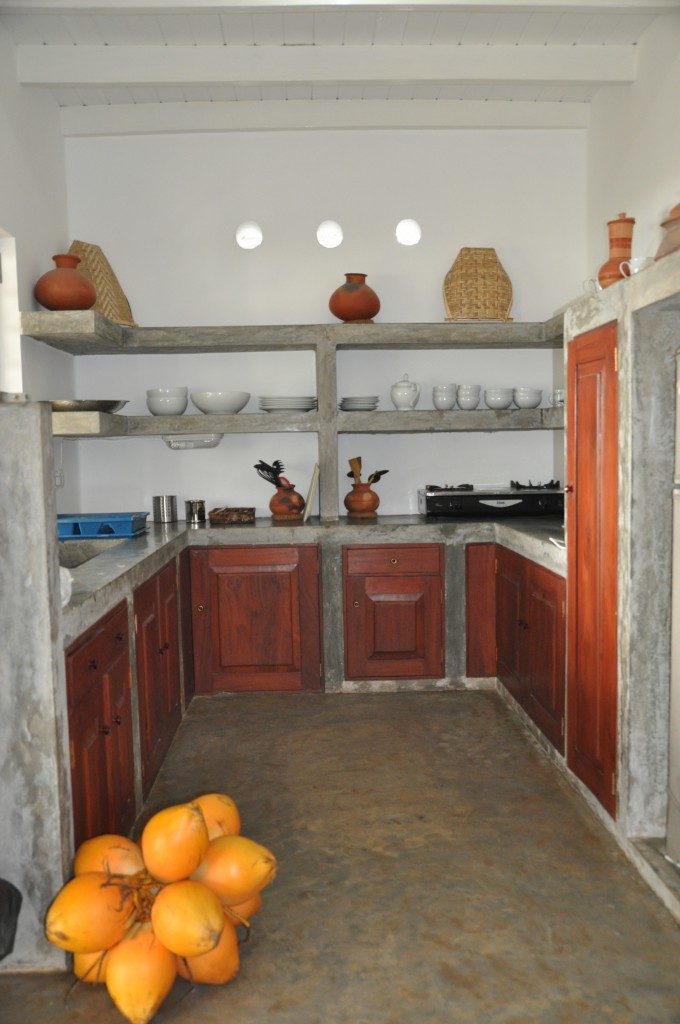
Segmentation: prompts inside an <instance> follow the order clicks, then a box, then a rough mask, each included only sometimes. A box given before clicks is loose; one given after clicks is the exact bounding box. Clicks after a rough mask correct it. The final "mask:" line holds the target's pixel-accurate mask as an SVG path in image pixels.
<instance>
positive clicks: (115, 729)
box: [105, 645, 135, 835]
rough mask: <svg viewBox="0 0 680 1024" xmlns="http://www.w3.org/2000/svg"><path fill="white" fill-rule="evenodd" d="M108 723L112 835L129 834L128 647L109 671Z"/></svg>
mask: <svg viewBox="0 0 680 1024" xmlns="http://www.w3.org/2000/svg"><path fill="white" fill-rule="evenodd" d="M105 683H106V690H107V696H108V700H107V704H108V721H107V722H106V723H105V724H106V726H107V727H108V729H109V730H110V731H109V732H108V733H107V735H106V743H105V747H106V752H107V760H108V776H109V787H110V792H111V800H110V806H109V828H108V830H109V831H110V832H113V833H114V834H115V833H119V834H123V835H127V833H128V832H129V831H130V829H131V828H132V825H133V824H134V820H135V767H134V758H133V752H132V706H131V702H130V661H129V658H128V652H127V645H126V647H125V649H124V650H121V651H120V653H119V655H118V657H116V658H114V659H113V660H112V661H111V663H110V664H109V665H108V666H107V668H106V675H105Z"/></svg>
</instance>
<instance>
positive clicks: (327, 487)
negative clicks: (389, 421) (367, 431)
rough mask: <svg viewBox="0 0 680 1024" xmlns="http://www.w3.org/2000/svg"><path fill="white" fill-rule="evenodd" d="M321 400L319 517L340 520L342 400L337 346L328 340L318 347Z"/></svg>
mask: <svg viewBox="0 0 680 1024" xmlns="http://www.w3.org/2000/svg"><path fill="white" fill-rule="evenodd" d="M315 356H316V393H317V395H318V399H319V515H320V517H321V519H337V518H338V400H337V391H338V388H337V371H336V362H335V361H336V346H335V343H334V342H332V341H331V340H330V339H329V338H328V337H326V338H324V339H323V340H320V341H319V342H318V343H317V344H316V347H315Z"/></svg>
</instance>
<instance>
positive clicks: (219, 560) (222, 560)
mask: <svg viewBox="0 0 680 1024" xmlns="http://www.w3.org/2000/svg"><path fill="white" fill-rule="evenodd" d="M308 546H309V545H302V548H305V547H308ZM299 561H300V548H298V547H287V546H279V545H277V546H276V547H272V546H270V545H267V544H262V545H260V546H258V547H251V548H209V549H208V565H209V566H210V568H211V569H218V570H219V569H222V570H226V571H229V570H230V569H234V570H235V571H236V572H241V571H242V570H243V569H245V568H251V569H252V570H253V571H254V572H257V571H258V569H261V570H262V571H264V572H267V571H269V570H276V568H277V567H280V568H281V569H282V570H284V571H285V570H286V569H288V568H290V567H292V566H295V565H297V564H298V563H299Z"/></svg>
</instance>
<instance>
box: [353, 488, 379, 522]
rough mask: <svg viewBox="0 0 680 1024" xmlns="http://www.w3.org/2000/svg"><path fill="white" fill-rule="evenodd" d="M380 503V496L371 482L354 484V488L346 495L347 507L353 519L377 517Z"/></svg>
mask: <svg viewBox="0 0 680 1024" xmlns="http://www.w3.org/2000/svg"><path fill="white" fill-rule="evenodd" d="M379 504H380V498H379V497H378V495H377V494H376V493H375V491H372V490H371V485H370V484H352V490H351V491H350V492H349V494H346V495H345V508H346V509H347V514H348V515H349V516H351V518H352V519H375V517H376V515H377V513H376V509H377V507H378V505H379Z"/></svg>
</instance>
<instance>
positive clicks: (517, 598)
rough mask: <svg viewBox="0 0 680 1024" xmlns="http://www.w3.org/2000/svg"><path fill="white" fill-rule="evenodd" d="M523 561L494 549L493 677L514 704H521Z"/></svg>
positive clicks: (520, 558)
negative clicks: (508, 693)
mask: <svg viewBox="0 0 680 1024" xmlns="http://www.w3.org/2000/svg"><path fill="white" fill-rule="evenodd" d="M523 591H524V559H523V558H522V557H521V556H520V555H517V554H515V552H514V551H509V550H508V549H507V548H504V547H501V546H500V545H499V546H498V547H497V549H496V644H497V652H496V659H497V662H496V675H497V676H498V678H499V679H500V681H501V682H502V683H503V685H504V686H505V688H506V689H507V690H508V691H509V692H510V693H511V694H512V696H513V697H514V698H515V700H516V701H518V702H519V703H520V704H524V696H525V689H526V686H525V681H524V679H523V676H522V664H521V659H520V652H521V649H522V644H523V635H522V634H523V632H524V627H525V620H524V619H523V617H522V615H523V601H522V594H523Z"/></svg>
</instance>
